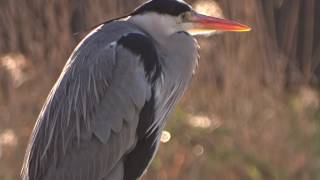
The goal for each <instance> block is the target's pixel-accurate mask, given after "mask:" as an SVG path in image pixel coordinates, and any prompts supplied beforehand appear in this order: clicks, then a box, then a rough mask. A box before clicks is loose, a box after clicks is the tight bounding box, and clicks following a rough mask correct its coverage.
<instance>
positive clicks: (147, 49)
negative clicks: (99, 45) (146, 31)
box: [117, 33, 161, 81]
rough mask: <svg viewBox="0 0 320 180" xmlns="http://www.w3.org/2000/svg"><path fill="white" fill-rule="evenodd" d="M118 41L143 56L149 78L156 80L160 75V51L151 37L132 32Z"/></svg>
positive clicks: (142, 59)
mask: <svg viewBox="0 0 320 180" xmlns="http://www.w3.org/2000/svg"><path fill="white" fill-rule="evenodd" d="M117 43H118V44H119V45H122V46H123V47H125V48H127V49H128V50H129V51H131V52H132V53H134V54H137V55H139V56H140V57H141V61H142V63H143V65H144V69H145V72H146V76H147V78H148V79H149V80H151V81H154V80H155V79H156V78H157V77H158V76H159V75H160V71H161V67H160V63H159V59H158V53H157V50H156V48H155V46H154V44H153V42H152V40H151V39H150V38H149V37H147V36H145V35H143V34H139V33H130V34H127V35H125V36H122V37H121V38H120V39H119V41H118V42H117Z"/></svg>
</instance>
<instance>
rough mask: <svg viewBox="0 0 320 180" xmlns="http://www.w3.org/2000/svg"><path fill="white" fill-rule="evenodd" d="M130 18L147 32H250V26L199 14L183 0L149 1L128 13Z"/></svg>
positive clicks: (168, 33)
mask: <svg viewBox="0 0 320 180" xmlns="http://www.w3.org/2000/svg"><path fill="white" fill-rule="evenodd" d="M130 19H131V20H132V21H133V22H135V23H136V24H138V25H140V26H142V27H143V28H144V29H146V30H147V31H149V32H150V31H151V32H153V33H154V32H156V33H164V34H166V35H171V34H174V33H177V32H181V31H184V32H188V33H189V34H191V35H199V34H207V35H208V34H211V33H212V32H215V31H217V30H218V31H236V32H243V31H250V30H251V28H250V27H248V26H246V25H243V24H240V23H237V22H235V21H232V20H227V19H220V18H215V17H210V16H206V15H203V14H200V13H198V12H196V11H194V10H193V9H192V7H191V6H190V5H189V4H187V3H186V2H184V1H183V0H151V1H148V2H146V3H144V4H143V5H141V6H140V7H138V8H137V9H136V10H135V11H134V12H133V13H131V17H130Z"/></svg>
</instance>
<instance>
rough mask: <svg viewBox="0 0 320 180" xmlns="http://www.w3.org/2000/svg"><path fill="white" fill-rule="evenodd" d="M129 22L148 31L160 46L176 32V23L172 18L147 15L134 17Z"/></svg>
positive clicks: (152, 14) (153, 14)
mask: <svg viewBox="0 0 320 180" xmlns="http://www.w3.org/2000/svg"><path fill="white" fill-rule="evenodd" d="M128 21H129V22H132V23H134V24H136V25H137V26H138V27H140V28H141V29H143V30H144V31H146V32H147V33H148V34H149V35H150V36H151V37H152V38H153V39H154V40H156V41H157V42H158V43H160V44H165V42H166V41H167V39H168V38H170V36H171V35H172V34H174V32H175V31H176V30H175V22H174V19H173V17H171V16H164V15H158V14H156V13H148V14H146V15H135V16H132V17H130V18H129V19H128Z"/></svg>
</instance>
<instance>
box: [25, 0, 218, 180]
mask: <svg viewBox="0 0 320 180" xmlns="http://www.w3.org/2000/svg"><path fill="white" fill-rule="evenodd" d="M164 5H166V6H167V7H169V8H168V9H161V8H162V6H164ZM153 11H155V12H158V14H157V13H154V12H153ZM159 13H160V14H159ZM163 13H168V15H162V14H163ZM186 13H188V14H186ZM180 14H182V15H184V14H186V16H181V17H180ZM189 16H190V17H189ZM195 16H197V14H194V12H193V11H191V7H190V6H188V5H187V4H185V3H184V2H182V1H175V0H153V1H150V2H148V3H146V4H145V5H144V6H142V7H141V8H139V9H137V10H136V11H135V12H134V13H133V14H132V16H131V17H130V18H127V19H122V20H117V21H112V22H109V23H105V24H102V25H101V26H99V27H97V28H96V29H94V30H93V31H92V32H91V33H90V34H89V35H87V37H86V38H85V39H84V40H83V41H82V42H81V43H80V44H79V45H78V46H77V48H76V49H75V50H74V52H73V53H72V55H71V56H70V58H69V60H68V62H67V64H66V66H65V67H64V69H63V72H62V73H61V75H60V78H59V79H58V81H57V82H56V84H55V85H54V87H53V89H52V90H51V92H50V94H49V96H48V98H47V100H46V103H45V105H44V107H43V109H42V111H41V113H40V115H39V117H38V120H37V123H36V125H35V128H34V130H33V134H32V138H31V141H30V143H29V146H28V149H27V153H26V158H25V162H24V165H23V169H22V176H23V179H24V180H122V179H124V180H134V179H138V178H139V177H140V176H141V175H142V174H143V172H144V171H145V169H146V168H147V167H148V165H149V164H150V161H151V160H152V158H153V157H154V154H155V152H156V150H157V148H158V145H159V140H160V135H161V132H162V130H163V128H164V126H165V123H166V120H167V118H168V114H169V112H170V111H171V110H172V109H173V107H174V105H175V104H176V103H177V101H178V100H179V98H180V97H181V96H182V94H183V92H184V91H185V90H186V87H187V86H188V84H189V82H190V80H191V78H192V75H193V72H194V70H195V68H196V66H197V61H198V45H197V42H196V40H195V39H194V38H193V37H192V36H191V35H190V34H188V33H186V32H185V31H184V29H185V28H191V24H190V22H191V20H192V22H193V21H195V20H194V19H190V18H194V17H195ZM188 18H189V20H190V21H186V20H188ZM199 18H203V17H202V16H200V17H199ZM205 18H206V17H205ZM183 21H186V24H184V23H182V22H183ZM215 21H216V20H215ZM204 23H207V20H206V21H205V22H204ZM166 25H167V26H168V28H164V27H165V26H166Z"/></svg>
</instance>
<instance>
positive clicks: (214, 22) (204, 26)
mask: <svg viewBox="0 0 320 180" xmlns="http://www.w3.org/2000/svg"><path fill="white" fill-rule="evenodd" d="M191 22H192V23H193V24H194V26H195V28H196V29H198V30H202V31H210V30H211V31H212V30H218V31H233V32H247V31H251V27H249V26H247V25H244V24H240V23H238V22H235V21H232V20H227V19H220V18H215V17H211V16H206V15H202V14H199V13H194V14H193V15H192V18H191Z"/></svg>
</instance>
